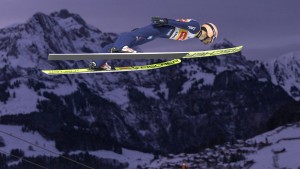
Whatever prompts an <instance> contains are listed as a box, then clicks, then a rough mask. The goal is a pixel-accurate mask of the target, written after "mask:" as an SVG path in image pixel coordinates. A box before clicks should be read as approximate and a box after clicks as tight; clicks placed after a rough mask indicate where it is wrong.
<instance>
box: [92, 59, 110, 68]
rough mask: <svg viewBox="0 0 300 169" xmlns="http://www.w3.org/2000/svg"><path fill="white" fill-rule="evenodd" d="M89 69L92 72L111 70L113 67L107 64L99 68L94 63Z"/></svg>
mask: <svg viewBox="0 0 300 169" xmlns="http://www.w3.org/2000/svg"><path fill="white" fill-rule="evenodd" d="M89 68H90V69H92V70H111V66H110V65H109V64H108V63H107V62H105V63H104V64H103V65H100V66H97V64H96V62H94V61H92V62H90V64H89Z"/></svg>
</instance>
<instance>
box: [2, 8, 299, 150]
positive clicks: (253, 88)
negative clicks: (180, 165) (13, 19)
mask: <svg viewBox="0 0 300 169" xmlns="http://www.w3.org/2000/svg"><path fill="white" fill-rule="evenodd" d="M116 37H117V35H116V34H113V33H105V32H102V31H100V30H99V29H98V28H95V27H93V26H91V25H89V24H87V23H86V22H85V21H84V19H82V18H81V17H80V16H79V15H77V14H72V13H70V12H68V11H67V10H62V11H60V12H55V13H52V14H50V15H46V14H43V13H37V14H35V15H34V16H33V17H32V18H30V19H29V20H28V21H27V22H26V23H24V24H19V25H16V26H13V27H8V28H3V29H1V30H0V60H1V62H0V69H1V70H0V115H1V119H0V122H1V123H2V124H16V125H21V126H23V130H24V131H38V132H39V133H41V134H42V135H43V136H44V137H46V138H48V139H51V140H54V141H55V143H56V147H57V148H58V149H59V150H61V151H66V152H68V151H72V150H98V149H107V150H114V151H116V152H120V151H121V147H126V148H129V149H135V150H140V151H146V152H153V153H179V152H194V151H198V150H199V149H202V148H205V147H210V146H213V145H216V144H221V143H224V142H227V141H230V140H235V139H244V138H248V137H250V136H254V135H256V134H258V133H260V132H263V131H266V130H267V129H268V125H267V123H266V122H267V121H268V120H269V119H270V118H271V117H272V116H273V112H275V111H277V110H278V109H279V108H280V107H281V106H283V105H285V104H288V103H292V102H294V99H293V98H292V97H291V96H290V95H289V94H288V93H287V92H286V91H285V90H284V88H282V87H281V86H280V85H282V84H281V83H279V82H281V81H280V80H278V79H280V78H277V82H278V83H275V82H276V81H274V78H273V77H274V76H276V77H278V76H279V75H280V74H281V73H280V72H282V71H283V70H282V69H281V70H282V71H280V70H278V69H277V68H276V73H275V74H273V72H272V71H270V70H273V69H270V68H269V67H268V66H266V65H265V64H263V63H260V62H258V61H257V62H254V61H249V60H247V59H246V58H245V57H244V56H243V55H242V53H236V54H231V55H226V56H225V55H224V56H218V57H212V58H203V59H186V60H183V63H182V64H180V65H176V66H172V67H168V68H163V69H157V70H149V71H142V72H126V73H105V74H90V75H86V74H84V75H60V76H48V75H45V74H43V73H42V72H41V71H40V69H55V68H76V67H84V66H86V65H87V61H76V62H75V61H48V60H47V55H48V53H89V52H99V51H100V49H101V47H103V46H104V45H106V44H108V43H111V42H113V41H114V40H115V39H116ZM227 47H233V44H231V43H230V42H229V41H228V40H224V41H223V42H222V43H219V44H215V45H213V46H212V48H213V49H219V48H227ZM159 61H160V60H136V61H129V60H125V61H122V60H116V61H114V62H113V64H115V65H125V64H129V65H132V64H146V63H155V62H159ZM283 64H284V63H283ZM276 65H281V63H279V62H278V64H276ZM294 66H297V65H294ZM274 70H275V69H274ZM270 72H271V73H270ZM295 72H296V71H295ZM278 84H279V85H278Z"/></svg>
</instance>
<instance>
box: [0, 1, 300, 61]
mask: <svg viewBox="0 0 300 169" xmlns="http://www.w3.org/2000/svg"><path fill="white" fill-rule="evenodd" d="M61 9H68V10H69V11H70V12H72V13H77V14H79V15H81V16H82V18H83V19H85V20H86V21H87V22H88V23H89V24H91V25H94V26H96V27H98V28H99V29H100V30H102V31H105V32H116V33H120V32H124V31H129V30H131V29H133V28H136V27H141V26H144V25H147V24H149V23H150V18H151V17H152V16H162V17H167V18H193V19H196V20H198V21H199V22H200V23H205V22H213V23H215V25H217V26H218V28H219V34H220V36H219V37H220V38H219V39H218V40H217V41H219V40H221V39H223V38H227V39H228V40H230V41H231V42H233V43H234V45H244V46H245V48H244V51H243V52H244V55H246V57H247V58H249V59H259V58H260V59H262V60H264V59H268V58H274V57H277V56H280V55H282V54H284V53H287V52H290V51H300V19H299V18H300V0H247V1H246V0H185V1H183V0H0V28H2V27H5V26H9V25H11V24H14V23H23V22H25V21H26V20H27V19H28V18H30V17H31V16H32V15H33V14H34V13H36V12H44V13H46V14H50V13H51V12H54V11H59V10H61ZM142 48H143V50H144V51H191V50H201V49H208V48H209V46H204V45H202V44H201V43H200V42H199V41H198V40H196V39H192V40H188V41H184V42H176V41H172V40H166V39H163V40H156V41H153V42H150V43H149V44H147V45H144V46H142Z"/></svg>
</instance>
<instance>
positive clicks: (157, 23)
mask: <svg viewBox="0 0 300 169" xmlns="http://www.w3.org/2000/svg"><path fill="white" fill-rule="evenodd" d="M152 24H153V25H154V26H164V25H168V19H167V18H161V17H159V16H154V17H152Z"/></svg>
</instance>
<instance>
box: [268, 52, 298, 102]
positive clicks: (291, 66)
mask: <svg viewBox="0 0 300 169" xmlns="http://www.w3.org/2000/svg"><path fill="white" fill-rule="evenodd" d="M299 58H300V52H291V53H288V54H285V55H283V56H281V57H279V58H276V59H274V60H270V61H268V62H265V63H264V64H265V66H266V68H267V69H268V71H269V72H270V74H271V75H272V82H273V83H274V84H277V85H280V86H282V87H283V88H284V89H285V90H286V91H287V92H288V93H289V94H290V95H291V96H292V97H293V98H295V99H296V100H299V98H300V71H299V66H300V60H299Z"/></svg>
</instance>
